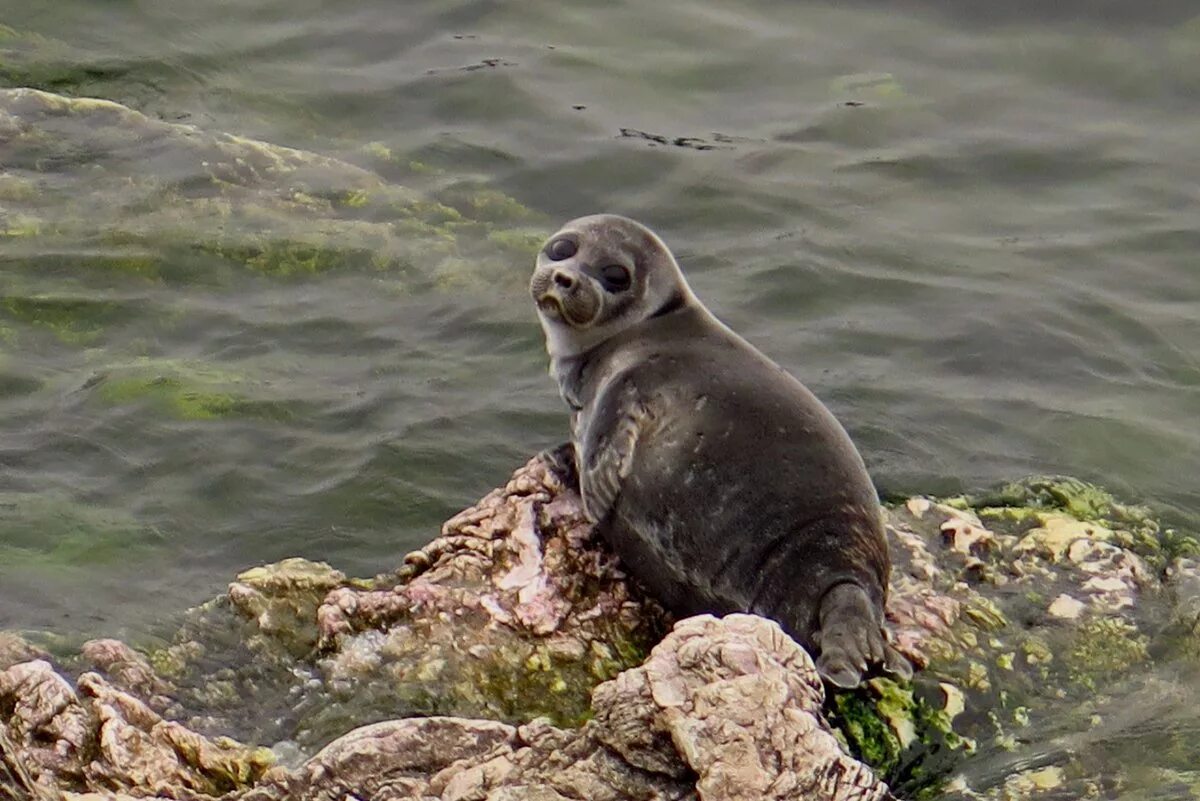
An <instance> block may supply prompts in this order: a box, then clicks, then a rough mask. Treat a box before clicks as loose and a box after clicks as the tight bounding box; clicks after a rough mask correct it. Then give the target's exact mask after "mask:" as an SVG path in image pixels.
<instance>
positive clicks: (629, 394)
mask: <svg viewBox="0 0 1200 801" xmlns="http://www.w3.org/2000/svg"><path fill="white" fill-rule="evenodd" d="M650 424H651V415H650V412H649V410H648V409H647V408H646V406H645V405H644V404H643V403H642V402H641V401H640V400H639V399H638V396H637V391H636V390H635V389H634V388H633V385H632V384H627V385H625V386H623V387H621V388H620V389H619V390H618V391H616V392H610V393H608V394H607V395H606V397H605V398H603V399H602V401H601V402H600V403H599V404H597V409H596V412H595V413H594V414H593V416H592V420H591V422H590V423H589V424H588V430H587V432H586V433H585V435H584V441H583V447H582V448H581V449H580V455H581V457H582V458H580V460H579V462H580V463H579V485H580V487H581V488H582V490H583V510H584V511H585V512H586V513H587V516H588V518H589V519H590V520H591V521H592V522H593V523H599V522H600V521H602V520H604V518H605V517H607V516H608V513H609V512H610V511H612V508H613V504H615V503H616V501H617V496H618V495H620V493H621V485H622V484H623V483H624V482H625V478H626V477H627V476H628V475H629V471H630V469H632V466H633V456H634V452H635V450H636V449H637V443H638V439H640V438H641V437H642V436H643V435H644V433H645V432H646V431H647V428H648V426H649V425H650Z"/></svg>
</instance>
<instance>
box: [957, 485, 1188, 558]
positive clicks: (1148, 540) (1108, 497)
mask: <svg viewBox="0 0 1200 801" xmlns="http://www.w3.org/2000/svg"><path fill="white" fill-rule="evenodd" d="M964 502H965V504H966V505H967V507H969V508H972V509H974V510H976V511H977V512H978V514H979V516H980V519H982V520H984V521H985V522H987V523H989V524H994V525H998V526H1002V527H1004V528H1005V529H1006V530H1008V531H1010V532H1011V533H1022V532H1023V531H1025V530H1027V529H1029V528H1034V527H1037V526H1040V525H1044V523H1045V520H1046V517H1045V515H1046V513H1052V512H1063V513H1065V514H1067V515H1070V516H1071V517H1073V518H1075V519H1076V520H1079V521H1083V522H1093V523H1097V524H1099V525H1101V526H1104V527H1105V528H1108V529H1111V530H1112V532H1113V534H1112V537H1111V541H1112V542H1113V543H1114V544H1116V545H1119V546H1121V547H1123V548H1127V549H1129V550H1131V551H1133V552H1134V553H1136V554H1137V555H1138V556H1141V557H1142V558H1143V559H1145V560H1146V562H1147V564H1148V565H1149V566H1150V567H1151V568H1153V569H1155V570H1161V569H1162V568H1164V567H1165V566H1166V565H1168V564H1170V563H1171V562H1172V561H1173V560H1175V559H1176V558H1178V557H1181V556H1195V555H1200V539H1198V538H1197V537H1196V536H1195V535H1194V534H1192V533H1190V532H1181V531H1178V530H1176V529H1174V528H1169V527H1163V526H1162V525H1161V523H1160V522H1159V521H1158V519H1156V518H1155V517H1154V515H1153V513H1152V512H1151V511H1150V509H1149V508H1147V507H1145V506H1142V505H1137V504H1125V503H1121V502H1120V501H1118V500H1117V499H1116V498H1115V497H1114V496H1113V495H1112V493H1110V492H1109V491H1107V490H1105V489H1104V488H1102V487H1099V486H1097V485H1095V484H1091V483H1088V482H1086V481H1081V480H1080V479H1077V478H1071V477H1069V476H1033V477H1030V478H1026V479H1023V480H1021V481H1015V482H1012V483H1010V484H1006V485H1004V486H1003V487H1000V488H999V489H998V490H995V491H993V492H989V493H981V494H979V495H975V496H970V497H967V498H965V499H964Z"/></svg>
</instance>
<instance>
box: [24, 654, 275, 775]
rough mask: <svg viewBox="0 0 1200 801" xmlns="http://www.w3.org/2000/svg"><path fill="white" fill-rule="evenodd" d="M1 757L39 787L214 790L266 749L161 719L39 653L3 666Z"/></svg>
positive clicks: (259, 763)
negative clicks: (63, 671) (72, 678)
mask: <svg viewBox="0 0 1200 801" xmlns="http://www.w3.org/2000/svg"><path fill="white" fill-rule="evenodd" d="M0 709H5V710H12V711H11V712H9V713H8V714H6V715H5V719H4V720H3V721H0V727H2V730H3V742H4V752H5V760H6V762H9V763H10V764H15V765H19V766H20V767H19V770H18V771H17V772H19V773H20V774H21V775H23V776H25V777H28V782H29V783H30V784H31V787H28V788H27V789H30V790H34V791H36V792H38V793H39V794H42V793H50V794H54V793H57V792H60V791H67V790H75V791H77V790H81V789H90V790H105V791H132V792H134V794H136V795H145V794H147V793H155V792H157V791H160V790H163V791H166V792H167V793H169V794H176V793H186V794H187V795H188V797H190V798H196V799H201V798H215V797H218V796H220V795H222V794H224V793H225V792H228V791H229V790H232V789H235V788H237V787H238V786H240V785H245V784H248V783H251V782H253V781H256V780H257V779H259V778H260V777H261V776H262V775H263V773H264V772H265V771H266V768H267V767H268V766H269V765H270V763H271V759H270V755H269V752H267V751H265V750H264V749H253V748H247V747H245V746H242V745H240V744H237V743H234V742H232V741H230V740H227V739H222V740H210V739H208V738H205V737H203V736H201V735H198V734H196V733H194V732H192V731H189V730H188V729H186V728H185V727H183V726H181V725H180V724H178V723H175V722H172V721H167V720H164V719H163V718H162V717H160V716H159V715H158V714H156V713H155V712H154V711H153V710H151V709H150V708H149V707H148V706H146V705H145V704H144V703H142V702H141V701H140V700H138V699H137V698H135V697H133V696H132V695H130V694H128V693H125V692H122V691H121V690H118V689H117V688H115V687H114V686H112V685H111V684H109V683H108V682H107V681H105V680H104V679H103V678H101V677H100V676H99V675H98V674H96V673H85V674H83V675H82V676H80V678H79V680H78V683H77V685H76V687H72V686H71V684H70V683H69V682H68V681H67V680H66V679H65V678H63V677H62V676H61V675H59V674H58V673H57V672H55V670H54V668H53V667H52V666H51V665H50V664H49V663H48V662H46V661H44V660H35V661H33V662H25V663H23V664H20V665H14V666H13V667H10V668H8V669H7V670H5V671H4V672H2V673H0Z"/></svg>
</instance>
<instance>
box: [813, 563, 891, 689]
mask: <svg viewBox="0 0 1200 801" xmlns="http://www.w3.org/2000/svg"><path fill="white" fill-rule="evenodd" d="M820 621H821V628H820V633H821V637H820V643H821V646H820V647H821V654H820V656H819V657H818V658H817V671H818V672H819V673H820V674H821V676H822V677H823V678H824V679H825V680H826V681H828V682H830V683H831V684H833V685H835V686H837V687H842V688H846V689H850V688H853V687H857V686H858V684H859V682H861V681H862V676H863V674H864V673H865V672H866V671H867V667H868V666H869V665H874V664H879V663H880V662H881V661H883V658H884V653H885V650H884V649H885V647H886V644H885V642H884V640H883V631H882V630H881V629H880V627H879V619H878V616H877V615H876V613H875V608H874V605H873V604H872V603H871V599H870V598H868V597H867V593H866V592H865V591H864V590H863V588H862V587H860V586H858V585H857V584H852V583H845V584H839V585H837V586H836V587H834V588H833V589H831V590H830V591H829V592H827V593H825V597H824V598H822V599H821V613H820Z"/></svg>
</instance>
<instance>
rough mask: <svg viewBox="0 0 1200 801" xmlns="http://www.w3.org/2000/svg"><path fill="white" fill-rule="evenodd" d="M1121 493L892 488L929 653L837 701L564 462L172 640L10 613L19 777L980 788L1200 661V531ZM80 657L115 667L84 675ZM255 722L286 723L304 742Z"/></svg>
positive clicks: (896, 623) (906, 571) (294, 572)
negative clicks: (598, 515)
mask: <svg viewBox="0 0 1200 801" xmlns="http://www.w3.org/2000/svg"><path fill="white" fill-rule="evenodd" d="M1022 487H1025V489H1022ZM1105 497H1106V496H1104V495H1103V494H1102V493H1101V492H1100V491H1099V490H1096V489H1095V488H1092V487H1090V486H1089V485H1083V484H1081V483H1079V482H1073V481H1064V482H1063V484H1062V485H1058V484H1055V483H1053V482H1051V481H1049V480H1047V479H1038V480H1035V481H1032V482H1030V483H1029V484H1028V485H1012V486H1010V487H1007V488H1005V489H1004V490H1003V491H1002V493H1001V494H1000V496H999V497H997V496H989V497H986V498H983V497H981V498H950V499H923V498H914V499H909V500H908V501H906V502H904V503H901V504H897V505H895V506H889V507H888V508H887V509H886V510H885V515H886V521H887V526H888V536H889V538H890V544H891V550H892V554H893V562H894V570H893V575H892V585H891V588H890V598H889V603H888V608H887V617H888V621H889V625H890V627H891V629H892V633H893V638H894V641H895V644H896V646H897V647H898V648H899V649H900V650H901V651H902V652H904V653H905V654H906V655H907V656H908V657H909V658H910V659H911V660H912V661H913V662H914V664H916V665H918V666H919V667H921V668H922V670H921V671H919V672H918V674H917V675H916V676H915V677H914V679H913V681H912V682H911V683H898V682H896V681H894V680H892V679H890V678H888V677H875V678H872V679H871V680H870V681H868V682H866V683H865V684H864V685H863V686H862V687H860V688H858V689H857V690H855V691H850V692H843V691H839V692H836V693H834V694H833V695H832V696H831V697H829V698H825V696H824V694H823V689H822V687H821V685H820V683H819V682H818V681H817V679H816V678H815V674H814V673H813V672H812V665H811V662H810V660H809V658H808V655H807V654H805V653H804V652H803V651H802V650H801V649H800V648H799V647H798V646H796V645H795V644H794V643H792V642H791V640H789V639H788V638H786V637H784V636H783V635H782V634H781V633H780V631H779V629H778V627H777V626H775V624H773V623H770V622H769V621H764V620H761V619H758V618H753V617H750V616H737V615H735V616H729V617H727V618H725V619H723V620H720V621H718V620H715V619H713V618H709V617H700V618H693V619H689V620H685V621H680V622H678V623H677V624H676V625H675V628H674V630H673V631H672V632H671V633H670V634H668V635H667V636H666V637H665V638H663V633H664V632H665V631H666V630H667V628H668V626H669V621H668V620H667V618H666V616H665V615H664V614H663V613H662V611H661V609H659V608H658V607H657V606H656V605H655V604H653V603H651V602H649V601H647V600H645V599H644V598H643V597H642V596H641V594H640V593H639V591H638V588H637V587H636V586H633V585H632V584H630V582H629V581H628V580H627V579H626V577H625V575H624V574H623V573H622V571H621V570H620V566H619V564H618V563H617V561H616V560H615V558H614V557H613V556H612V554H611V553H610V552H609V551H608V550H607V549H606V547H605V546H604V543H603V542H601V541H599V540H598V539H597V538H596V537H595V535H594V531H593V529H592V527H591V526H590V525H588V524H587V522H586V519H585V518H584V516H583V513H582V509H581V503H580V500H579V496H578V493H577V491H576V489H575V485H574V483H573V476H571V475H569V474H568V473H566V472H563V468H562V467H561V466H560V460H556V459H549V460H546V459H542V458H537V459H534V460H532V461H530V462H529V463H528V464H527V465H525V466H524V467H522V468H521V469H519V470H517V471H516V473H514V474H513V476H512V478H511V480H510V481H509V482H508V483H507V484H506V485H505V486H504V487H503V488H501V489H498V490H496V491H495V492H492V493H490V494H489V495H488V496H486V497H485V498H483V499H482V500H480V502H479V503H478V504H476V505H475V506H473V507H472V508H470V509H467V510H465V511H464V512H462V513H461V514H459V515H456V516H455V517H454V518H453V519H451V520H450V521H448V522H447V523H446V524H445V525H444V526H443V529H442V532H441V535H440V536H439V537H438V538H436V539H435V540H434V541H432V542H431V543H430V544H429V545H427V546H426V547H425V548H422V549H421V550H419V551H416V552H414V553H412V554H409V555H408V557H406V559H405V563H404V565H402V566H401V567H400V568H399V570H398V571H397V572H396V573H394V574H390V575H383V576H379V577H376V578H375V579H371V580H366V581H363V580H352V579H347V578H346V577H345V576H344V575H342V574H341V573H339V572H338V571H336V570H334V569H332V568H330V567H329V566H327V565H320V564H316V563H311V562H305V561H303V560H286V561H285V562H282V563H279V564H277V565H268V566H264V567H261V568H255V569H253V570H249V571H246V572H244V573H243V574H241V575H240V576H239V577H238V579H237V580H236V581H235V582H233V583H232V584H231V585H230V589H229V592H228V593H227V594H226V595H225V596H223V597H222V598H219V599H216V600H214V601H213V602H211V603H208V604H205V605H203V606H202V607H199V608H198V609H196V610H193V611H192V612H191V613H189V615H188V617H187V618H186V620H185V621H184V624H183V626H182V627H181V630H180V632H179V634H178V635H177V636H176V638H175V640H174V642H172V643H171V644H170V645H168V646H167V647H165V648H159V649H157V650H154V651H151V652H149V653H147V654H145V655H143V654H139V653H138V652H136V651H133V650H131V649H129V648H128V647H127V646H124V645H122V644H120V643H117V642H115V641H111V640H100V641H93V642H90V643H88V644H86V645H85V646H84V648H83V649H82V653H81V655H80V656H79V657H78V658H77V659H75V660H74V661H72V660H70V659H68V660H67V661H66V663H64V664H63V665H60V666H59V668H58V670H56V669H55V668H54V667H52V666H51V664H50V663H49V662H48V661H46V659H45V658H43V659H41V661H38V660H37V659H36V657H37V656H42V657H45V655H44V654H39V653H37V652H36V650H31V648H32V647H31V646H28V644H27V643H25V644H22V643H23V642H24V641H18V640H16V639H14V638H11V637H10V638H9V639H8V640H7V642H8V643H9V645H8V646H7V647H8V649H9V652H10V653H12V654H14V655H18V657H19V658H21V659H24V657H25V656H32V657H35V659H34V660H33V661H29V660H25V661H22V662H21V663H19V664H16V665H13V666H10V667H9V668H8V669H7V670H6V671H4V672H3V673H0V710H4V711H3V713H2V715H0V732H5V733H6V734H5V736H6V737H8V738H9V739H10V740H11V741H12V746H11V747H8V746H5V753H6V759H8V761H9V762H11V763H13V764H16V765H19V766H20V767H18V768H17V769H15V770H13V769H9V770H8V773H9V774H10V777H9V778H8V779H6V778H5V775H4V773H3V772H0V787H2V786H3V783H4V782H5V781H9V783H10V784H14V783H15V785H14V786H16V785H19V784H20V782H21V781H23V780H20V779H19V778H12V777H15V776H17V775H18V774H22V775H27V776H29V777H32V778H31V779H30V781H37V782H41V783H42V784H43V785H45V786H47V787H56V788H59V789H62V790H65V791H69V792H76V793H81V792H85V791H116V792H126V793H128V794H131V795H153V794H158V795H163V796H172V795H179V794H181V793H182V794H184V795H187V794H189V793H190V794H191V795H190V796H188V797H197V798H201V797H203V796H204V795H205V794H211V793H215V792H218V790H220V791H221V792H226V793H227V795H226V798H227V799H229V801H234V800H235V799H240V798H253V799H259V800H260V801H267V800H268V799H282V798H300V799H303V798H312V799H314V800H315V799H326V798H330V797H347V796H357V797H363V798H365V797H373V798H380V799H386V798H427V799H434V798H436V799H493V801H496V800H498V799H517V798H534V799H559V798H579V797H586V798H589V799H612V801H623V800H624V799H635V798H696V799H701V798H703V799H707V800H708V801H715V799H739V798H805V797H832V798H834V799H843V798H851V797H854V798H858V797H862V798H882V797H885V795H886V793H887V792H888V791H887V789H886V786H885V784H884V783H883V782H884V781H886V782H888V783H890V784H891V785H892V786H893V787H895V788H897V790H898V791H901V792H903V793H905V794H909V793H915V792H918V791H919V792H923V793H931V792H933V791H934V790H935V788H936V787H937V786H938V785H939V783H941V782H947V783H948V785H947V786H950V785H953V786H955V787H958V788H959V789H960V790H961V793H962V794H963V795H968V796H969V795H971V794H972V793H976V789H975V788H971V787H970V786H969V784H968V783H967V782H966V781H965V780H964V779H962V778H961V777H959V778H955V777H954V773H955V771H956V770H958V769H959V768H960V767H961V766H962V764H963V763H964V760H965V759H969V757H970V755H971V753H972V752H973V751H974V750H975V749H976V748H983V747H986V748H988V749H989V750H991V751H992V752H997V751H1004V750H1010V749H1013V748H1017V747H1018V743H1019V742H1020V739H1021V737H1022V736H1023V735H1022V729H1025V728H1027V727H1030V726H1034V725H1037V723H1038V721H1039V719H1041V718H1043V717H1049V718H1050V719H1052V720H1053V721H1054V723H1055V725H1056V726H1059V727H1062V726H1068V725H1077V726H1078V727H1079V729H1080V730H1081V731H1082V730H1086V729H1087V727H1088V726H1091V725H1094V724H1093V723H1092V721H1094V720H1097V719H1101V718H1102V717H1103V716H1105V715H1108V714H1110V711H1111V710H1110V709H1109V708H1108V707H1107V706H1106V704H1111V703H1113V701H1112V698H1113V696H1112V695H1109V694H1106V693H1105V689H1106V688H1107V687H1108V686H1109V685H1111V684H1112V683H1113V682H1115V681H1122V680H1124V681H1128V680H1130V678H1131V677H1137V676H1140V675H1142V674H1143V673H1145V671H1139V670H1135V668H1139V667H1140V666H1142V665H1145V664H1146V663H1148V662H1150V661H1152V660H1154V659H1157V658H1159V657H1158V654H1160V653H1162V652H1163V649H1170V652H1171V653H1180V654H1192V656H1191V657H1189V658H1197V659H1200V647H1198V646H1197V645H1196V643H1197V641H1198V640H1200V635H1198V633H1197V628H1198V625H1197V623H1196V620H1197V619H1198V618H1200V614H1198V613H1197V612H1196V610H1197V609H1200V601H1197V600H1196V599H1197V598H1200V589H1198V588H1200V568H1197V564H1198V562H1197V561H1196V560H1195V558H1194V554H1195V550H1194V549H1193V546H1194V541H1192V540H1190V539H1189V538H1187V537H1186V536H1183V535H1180V534H1178V533H1176V532H1172V531H1170V530H1162V529H1161V528H1160V527H1159V526H1158V524H1157V523H1156V522H1155V521H1154V520H1153V519H1152V518H1150V517H1149V516H1147V515H1146V514H1144V513H1143V512H1141V511H1139V510H1138V509H1137V508H1136V507H1129V506H1122V505H1120V504H1116V502H1115V501H1113V502H1111V503H1110V504H1109V505H1107V506H1106V505H1105V502H1104V498H1105ZM1081 498H1082V499H1084V500H1081ZM1068 517H1069V518H1071V519H1066V518H1068ZM1160 571H1162V575H1165V576H1166V583H1165V584H1164V583H1163V582H1162V581H1161V580H1160V578H1159V575H1160ZM1159 597H1162V598H1164V599H1169V601H1170V603H1171V604H1172V605H1173V606H1172V608H1174V609H1175V610H1177V611H1176V612H1175V613H1174V614H1173V615H1172V616H1170V621H1171V622H1170V625H1169V627H1168V629H1167V630H1166V632H1165V633H1163V632H1160V631H1159V629H1158V628H1156V624H1155V623H1154V621H1155V620H1156V619H1159V618H1160V617H1161V615H1157V616H1156V614H1151V613H1149V612H1148V610H1147V605H1146V601H1147V599H1153V598H1159ZM660 640H661V641H660ZM4 642H6V641H5V640H0V644H2V643H4ZM655 643H658V644H657V645H655ZM651 648H653V650H651ZM647 654H649V658H646V656H647ZM643 660H645V661H643ZM76 669H84V670H89V669H90V670H92V671H100V672H102V673H103V674H104V676H105V677H106V678H102V677H101V676H100V675H99V674H97V673H96V672H91V673H84V674H83V675H82V676H81V677H80V678H79V679H78V681H77V682H76V683H75V684H74V685H72V682H71V681H70V680H69V676H70V675H72V674H71V673H70V671H71V670H76ZM1146 692H1147V693H1148V694H1152V693H1153V692H1156V690H1154V688H1148V689H1147V690H1146ZM6 699H8V700H6ZM18 699H19V700H18ZM6 704H9V705H11V709H12V711H11V712H8V711H7V710H8V709H9V706H6ZM46 710H55V711H53V712H47V711H46ZM414 716H415V717H414ZM826 721H827V722H826ZM831 727H832V728H831ZM31 732H35V734H34V735H33V736H31V734H30V733H31ZM106 732H107V734H106ZM228 734H234V735H236V736H238V737H239V738H240V739H241V740H243V741H250V742H263V743H274V744H275V746H274V751H275V752H276V753H278V754H282V755H284V758H285V760H286V765H276V766H275V767H272V768H269V769H268V768H267V764H268V761H269V760H268V755H267V754H265V753H263V752H260V751H255V750H253V749H248V748H246V747H244V746H240V745H238V744H237V743H235V742H232V741H229V740H227V739H222V736H223V735H228ZM9 755H11V757H12V758H11V759H9ZM306 755H311V756H309V757H308V758H307V759H306ZM139 760H140V761H139ZM1046 767H1054V768H1061V771H1062V772H1061V774H1059V773H1057V772H1051V773H1047V774H1045V775H1047V776H1048V775H1055V776H1059V775H1061V776H1062V777H1063V782H1064V785H1063V787H1064V788H1066V789H1072V788H1074V789H1079V788H1076V785H1075V783H1076V782H1077V781H1078V780H1077V779H1076V778H1075V777H1078V776H1087V775H1099V774H1102V773H1103V772H1104V770H1106V769H1107V768H1106V767H1105V766H1104V765H1101V764H1097V766H1096V767H1095V768H1094V769H1093V768H1092V767H1091V766H1090V763H1088V762H1087V759H1086V755H1085V754H1084V752H1083V751H1080V752H1079V754H1075V755H1069V756H1064V758H1063V761H1062V762H1061V764H1056V765H1052V766H1046ZM1089 771H1090V773H1089ZM835 776H836V777H838V779H837V783H836V785H837V786H836V788H832V787H831V786H830V785H829V782H832V781H833V778H832V777H835ZM881 780H882V781H881ZM1097 780H1098V779H1097ZM1035 784H1036V783H1035ZM1025 786H1026V784H1025V783H1017V784H1013V785H1011V787H1009V788H1008V790H1005V789H1004V787H1005V786H1004V785H1000V784H995V785H993V786H991V787H990V788H979V791H980V792H982V793H984V794H985V795H986V797H989V798H991V797H996V798H999V797H1001V796H1002V795H1003V794H1004V793H1006V792H1017V791H1018V790H1020V789H1021V788H1024V787H1025ZM1014 788H1015V789H1014ZM1080 791H1081V792H1082V790H1080ZM1022 792H1023V791H1022ZM997 794H999V795H997Z"/></svg>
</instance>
